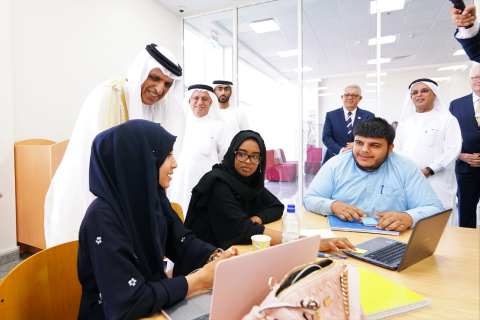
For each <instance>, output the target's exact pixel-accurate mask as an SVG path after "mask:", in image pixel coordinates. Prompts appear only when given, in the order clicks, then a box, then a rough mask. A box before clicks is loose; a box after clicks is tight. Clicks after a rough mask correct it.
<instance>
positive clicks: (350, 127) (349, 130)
mask: <svg viewBox="0 0 480 320" xmlns="http://www.w3.org/2000/svg"><path fill="white" fill-rule="evenodd" d="M352 131H353V123H352V112H351V111H348V117H347V134H348V139H349V141H350V142H352V141H353V132H352Z"/></svg>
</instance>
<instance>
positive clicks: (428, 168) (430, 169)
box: [425, 167, 435, 176]
mask: <svg viewBox="0 0 480 320" xmlns="http://www.w3.org/2000/svg"><path fill="white" fill-rule="evenodd" d="M425 169H427V171H428V172H430V175H432V176H433V175H434V174H435V171H433V170H432V168H430V167H426V168H425Z"/></svg>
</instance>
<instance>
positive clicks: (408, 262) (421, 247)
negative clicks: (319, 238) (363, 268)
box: [343, 210, 452, 272]
mask: <svg viewBox="0 0 480 320" xmlns="http://www.w3.org/2000/svg"><path fill="white" fill-rule="evenodd" d="M451 213H452V210H447V211H443V212H440V213H437V214H434V215H432V216H430V217H426V218H423V219H420V220H419V221H418V222H417V225H416V226H415V229H413V232H412V235H411V236H410V239H409V241H408V243H404V242H400V241H395V240H391V239H387V238H384V237H377V238H374V239H372V240H369V241H366V242H363V243H361V244H359V245H356V246H355V247H356V248H359V249H364V250H367V252H365V253H363V254H358V253H354V252H349V251H348V250H343V252H344V253H345V254H347V255H349V256H351V257H354V258H357V259H360V260H363V261H366V262H369V263H373V264H375V265H377V266H380V267H383V268H387V269H390V270H397V271H398V272H400V271H402V270H404V269H406V268H408V267H410V266H412V265H414V264H415V263H417V262H419V261H422V260H423V259H425V258H427V257H429V256H431V255H432V254H433V253H434V252H435V249H436V248H437V245H438V242H439V241H440V238H441V237H442V234H443V231H444V230H445V227H446V225H447V222H448V219H449V217H450V214H451Z"/></svg>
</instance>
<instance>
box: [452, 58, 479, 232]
mask: <svg viewBox="0 0 480 320" xmlns="http://www.w3.org/2000/svg"><path fill="white" fill-rule="evenodd" d="M470 86H471V87H472V91H473V92H472V93H471V94H469V95H467V96H465V97H461V98H459V99H457V100H453V101H452V103H450V112H451V113H452V114H453V115H454V116H455V117H456V118H457V120H458V123H459V124H460V130H461V131H462V140H463V143H462V151H461V152H462V153H461V154H460V156H459V157H458V160H457V164H456V166H455V173H456V176H457V184H458V191H457V196H458V211H459V213H460V220H459V226H460V227H466V228H476V226H477V215H476V211H477V203H478V201H479V200H480V65H479V64H476V65H474V66H473V68H472V70H471V71H470Z"/></svg>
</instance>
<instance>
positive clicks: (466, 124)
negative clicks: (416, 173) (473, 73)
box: [449, 94, 480, 173]
mask: <svg viewBox="0 0 480 320" xmlns="http://www.w3.org/2000/svg"><path fill="white" fill-rule="evenodd" d="M472 99H473V98H472V94H469V95H466V96H465V97H461V98H458V99H456V100H453V101H452V102H451V103H450V109H449V110H450V112H451V113H452V115H453V116H454V117H455V118H457V120H458V124H459V125H460V131H462V140H463V142H462V153H480V127H479V126H478V123H477V120H476V119H475V110H474V109H473V100H472ZM478 171H480V168H474V167H472V166H470V165H469V164H468V163H466V162H463V161H461V160H458V161H457V164H456V166H455V172H456V173H473V172H478Z"/></svg>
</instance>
